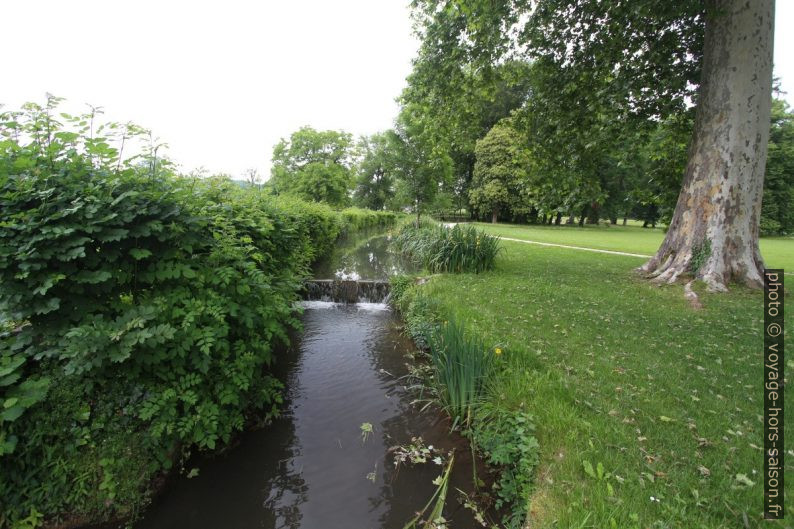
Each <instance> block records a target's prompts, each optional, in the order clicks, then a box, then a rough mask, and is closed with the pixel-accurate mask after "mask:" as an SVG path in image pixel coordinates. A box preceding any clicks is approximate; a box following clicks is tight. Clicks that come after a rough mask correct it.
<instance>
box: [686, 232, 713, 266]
mask: <svg viewBox="0 0 794 529" xmlns="http://www.w3.org/2000/svg"><path fill="white" fill-rule="evenodd" d="M709 257H711V240H710V239H706V238H704V239H703V240H702V241H701V242H700V243H698V244H696V245H695V246H693V247H692V260H691V261H689V270H690V271H691V272H692V275H697V273H698V271H699V270H700V269H701V267H702V266H703V265H704V264H706V261H708V259H709Z"/></svg>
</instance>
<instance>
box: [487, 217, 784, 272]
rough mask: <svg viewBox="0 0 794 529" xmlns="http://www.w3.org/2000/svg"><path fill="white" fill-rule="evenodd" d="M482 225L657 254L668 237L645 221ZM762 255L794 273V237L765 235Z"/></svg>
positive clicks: (507, 233) (508, 233)
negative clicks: (557, 224) (632, 222)
mask: <svg viewBox="0 0 794 529" xmlns="http://www.w3.org/2000/svg"><path fill="white" fill-rule="evenodd" d="M476 225H477V227H478V228H481V229H483V230H485V231H486V232H487V233H490V234H492V235H501V236H503V237H511V238H514V239H524V240H531V241H538V242H548V243H555V244H567V245H571V246H583V247H585V248H597V249H599V250H613V251H618V252H627V253H637V254H644V255H653V253H654V252H656V250H657V249H658V248H659V245H660V244H661V243H662V239H664V232H663V231H662V229H661V228H642V224H641V223H636V224H635V225H633V226H632V225H630V226H621V225H617V226H606V225H599V226H584V227H582V228H580V227H579V226H526V225H516V224H496V225H493V224H486V223H480V222H478V223H476ZM760 244H761V255H763V257H764V260H765V261H766V265H767V266H768V267H769V268H784V269H789V270H791V271H792V272H794V238H792V237H765V238H762V239H761V243H760Z"/></svg>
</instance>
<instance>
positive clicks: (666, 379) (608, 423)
mask: <svg viewBox="0 0 794 529" xmlns="http://www.w3.org/2000/svg"><path fill="white" fill-rule="evenodd" d="M481 226H482V227H485V228H486V229H488V231H489V232H491V233H499V234H502V235H505V236H510V237H515V238H525V239H533V240H541V237H545V239H542V240H546V241H548V242H560V243H563V244H575V245H582V246H591V247H608V249H616V250H622V251H632V252H648V253H650V252H651V251H652V250H654V249H655V248H654V246H655V244H656V242H658V241H660V240H661V237H662V234H661V232H660V231H659V230H653V231H652V230H642V229H641V228H631V227H627V228H622V227H611V228H584V229H582V230H578V229H570V228H562V229H560V228H553V227H550V228H544V227H525V228H517V227H512V226H502V225H500V226H496V227H490V226H487V225H481ZM552 234H553V235H552ZM655 241H656V242H655ZM769 242H772V243H774V244H772V245H771V248H772V249H774V252H773V253H775V252H776V255H777V257H776V258H779V257H780V256H786V255H789V254H790V250H789V249H788V247H787V245H791V244H792V242H790V241H785V240H780V239H767V240H765V244H767V245H768V243H769ZM504 246H505V249H506V251H505V252H504V253H503V254H501V255H500V257H499V258H498V259H497V268H496V270H494V271H491V272H485V273H480V274H456V275H451V274H450V275H441V276H435V277H434V278H433V279H432V280H431V281H430V282H429V283H427V284H426V285H425V286H424V287H422V288H423V289H424V293H425V294H427V295H428V296H430V297H431V298H432V299H433V300H434V302H435V303H437V304H438V305H439V306H440V307H441V310H442V311H443V313H445V314H447V315H448V316H449V317H454V318H455V319H456V320H457V321H459V322H461V323H462V324H464V325H465V327H466V330H467V332H470V333H474V334H476V335H477V336H478V337H480V338H481V339H483V340H484V342H485V345H486V346H495V345H499V346H500V347H501V348H503V350H504V351H505V352H504V354H503V355H502V356H501V358H500V362H501V363H503V364H504V365H503V368H504V369H499V370H497V372H498V373H500V375H499V377H500V378H499V379H498V380H494V381H492V382H493V383H492V384H490V385H489V387H490V390H489V393H488V394H487V395H486V398H487V399H488V401H489V406H491V407H493V406H499V407H502V408H504V409H506V410H514V411H517V410H521V411H525V412H529V413H531V414H532V415H533V416H534V417H535V422H536V425H537V433H536V435H537V438H538V440H539V442H540V447H541V454H540V466H539V470H538V471H537V473H536V476H535V479H536V484H535V488H534V492H533V494H532V496H531V502H530V504H529V513H530V515H529V517H530V520H531V521H530V526H531V527H533V528H534V527H540V528H545V527H558V528H569V527H577V528H598V529H601V528H610V527H615V528H621V529H623V528H638V529H639V528H643V529H644V528H668V527H669V528H685V529H696V528H709V529H715V528H734V527H744V526H745V521H744V520H745V517H746V519H747V522H746V523H747V524H748V526H749V527H762V526H763V527H791V520H794V508H793V507H794V502H792V501H790V500H791V499H792V498H794V483H792V480H788V484H787V490H786V496H787V499H788V500H789V501H788V502H787V506H788V511H787V512H786V518H787V519H788V525H785V524H784V523H777V524H776V523H772V522H770V523H764V522H763V521H762V520H761V511H762V498H763V486H762V481H761V470H762V461H763V459H762V449H761V446H762V445H763V443H762V439H761V436H762V424H761V421H760V416H761V414H762V413H763V411H762V394H761V389H762V388H761V385H760V381H761V379H762V370H763V366H762V363H761V357H760V354H761V348H762V335H761V329H762V310H761V304H762V298H761V294H760V293H759V292H757V291H750V290H747V289H744V288H742V287H734V288H732V291H731V292H730V293H728V294H709V293H706V292H705V291H703V290H702V289H700V290H699V294H700V296H701V301H702V302H703V304H704V306H705V308H704V309H702V310H699V311H695V310H693V309H691V308H690V307H689V305H688V303H687V301H686V300H685V299H684V297H683V293H682V288H681V286H680V285H677V286H670V287H656V286H652V285H651V284H649V283H648V282H646V281H643V280H641V279H639V278H637V277H636V276H634V275H633V273H632V269H633V268H634V267H636V266H637V258H632V257H623V256H614V255H604V254H596V253H590V252H580V251H573V250H567V249H561V248H549V247H540V246H533V245H526V244H521V243H515V242H509V241H505V242H504ZM768 248H769V246H768ZM769 259H770V261H771V262H774V261H772V257H771V256H770V257H769ZM775 264H776V265H777V264H779V263H775ZM788 314H789V315H792V311H789V312H788ZM787 323H788V325H789V328H794V327H792V325H794V320H793V319H792V316H789V317H788V318H787ZM787 367H788V369H793V368H794V362H792V361H791V360H789V361H788V364H787ZM786 402H787V407H788V408H789V410H790V409H792V408H794V394H792V392H791V391H789V392H788V395H787V398H786ZM793 425H794V423H792V421H791V420H789V423H788V427H787V429H786V433H787V437H788V438H789V439H794V428H792V426H793ZM793 468H794V452H792V451H791V450H789V453H788V458H787V471H788V473H791V471H792V469H793ZM745 477H746V479H745ZM751 482H752V484H751ZM652 497H653V498H654V499H651V498H652ZM657 500H658V501H657Z"/></svg>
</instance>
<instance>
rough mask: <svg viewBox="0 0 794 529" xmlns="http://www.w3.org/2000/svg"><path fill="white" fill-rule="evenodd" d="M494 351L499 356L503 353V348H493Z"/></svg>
mask: <svg viewBox="0 0 794 529" xmlns="http://www.w3.org/2000/svg"><path fill="white" fill-rule="evenodd" d="M493 352H494V354H495V355H497V356H499V355H500V354H502V348H501V347H497V348H496V349H494V350H493Z"/></svg>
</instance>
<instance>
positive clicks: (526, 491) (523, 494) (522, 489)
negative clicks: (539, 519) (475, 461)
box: [472, 405, 540, 529]
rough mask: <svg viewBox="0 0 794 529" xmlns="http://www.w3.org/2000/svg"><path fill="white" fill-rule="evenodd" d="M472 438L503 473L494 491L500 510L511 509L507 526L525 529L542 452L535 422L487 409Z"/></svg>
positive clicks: (519, 414) (518, 413)
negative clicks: (536, 469) (539, 457)
mask: <svg viewBox="0 0 794 529" xmlns="http://www.w3.org/2000/svg"><path fill="white" fill-rule="evenodd" d="M472 435H473V438H474V441H475V443H476V445H477V447H478V448H479V449H480V450H481V451H482V452H483V454H484V455H485V460H486V462H487V463H488V464H489V465H492V466H493V467H495V468H497V469H499V479H498V480H497V482H496V483H495V484H494V489H495V491H496V495H497V499H496V508H497V509H498V508H500V507H507V508H508V513H507V514H506V515H505V516H504V518H503V520H502V521H503V523H504V526H505V527H507V528H510V529H519V528H521V527H523V524H524V520H525V518H526V515H527V510H528V498H529V495H530V492H531V490H532V485H533V482H534V473H535V468H536V467H537V465H538V453H539V451H540V446H539V445H538V440H537V439H536V438H535V424H534V419H533V418H532V416H531V415H529V414H528V413H527V412H525V411H521V410H518V411H511V410H504V409H502V408H495V407H493V406H491V405H484V406H481V407H480V409H479V410H478V421H477V422H475V426H474V428H473V431H472Z"/></svg>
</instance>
